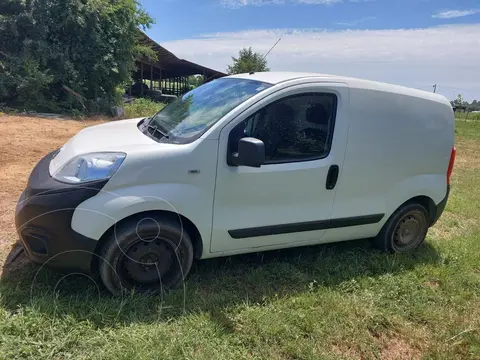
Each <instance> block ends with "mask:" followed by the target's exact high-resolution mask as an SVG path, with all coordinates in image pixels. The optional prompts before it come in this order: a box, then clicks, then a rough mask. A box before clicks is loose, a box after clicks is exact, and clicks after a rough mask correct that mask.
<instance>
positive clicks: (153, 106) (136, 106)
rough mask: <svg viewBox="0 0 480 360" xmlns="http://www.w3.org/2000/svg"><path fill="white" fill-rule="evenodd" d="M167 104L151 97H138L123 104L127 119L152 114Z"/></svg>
mask: <svg viewBox="0 0 480 360" xmlns="http://www.w3.org/2000/svg"><path fill="white" fill-rule="evenodd" d="M165 105H166V104H164V103H158V102H155V101H152V100H149V99H144V98H138V99H135V100H133V101H132V102H130V103H128V104H125V105H124V106H123V108H124V110H125V119H132V118H137V117H144V116H152V115H154V114H155V113H157V112H159V111H160V110H162V109H163V108H164V107H165Z"/></svg>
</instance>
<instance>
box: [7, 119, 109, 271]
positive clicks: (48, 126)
mask: <svg viewBox="0 0 480 360" xmlns="http://www.w3.org/2000/svg"><path fill="white" fill-rule="evenodd" d="M102 122H103V121H102V120H92V121H90V120H88V121H75V120H56V119H43V118H34V117H26V116H9V115H0V263H3V261H4V260H5V257H6V255H7V254H8V252H9V250H10V248H11V246H12V244H14V243H15V242H16V240H17V234H16V231H15V224H14V221H13V218H14V214H15V205H16V203H17V200H18V198H19V197H20V194H21V192H22V191H23V189H24V188H25V185H26V183H27V179H28V176H29V175H30V172H31V171H32V169H33V167H34V166H35V164H36V163H37V162H38V161H39V160H40V159H41V158H42V157H43V156H45V155H46V154H48V153H49V152H51V151H53V150H55V149H56V148H58V147H60V146H62V145H63V144H64V143H65V142H66V141H67V140H68V139H69V138H71V137H72V136H73V135H75V134H76V133H77V132H78V131H80V130H81V129H83V128H84V127H86V126H91V125H96V124H100V123H102ZM0 271H1V270H0Z"/></svg>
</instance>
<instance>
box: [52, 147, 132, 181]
mask: <svg viewBox="0 0 480 360" xmlns="http://www.w3.org/2000/svg"><path fill="white" fill-rule="evenodd" d="M125 156H126V154H124V153H90V154H85V155H80V156H77V157H74V158H73V159H72V160H70V161H69V162H68V163H66V164H65V165H64V166H63V167H62V168H61V169H60V170H59V171H57V172H56V173H55V174H53V178H54V179H56V180H59V181H63V182H66V183H70V184H79V183H84V182H89V181H95V180H105V179H109V178H110V177H112V176H113V174H115V172H116V171H117V170H118V168H119V167H120V165H122V162H123V160H124V159H125Z"/></svg>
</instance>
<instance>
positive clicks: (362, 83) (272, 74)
mask: <svg viewBox="0 0 480 360" xmlns="http://www.w3.org/2000/svg"><path fill="white" fill-rule="evenodd" d="M228 77H229V78H240V79H250V80H257V81H262V82H266V83H269V84H272V85H275V84H278V83H281V82H285V81H288V80H294V79H300V78H305V79H308V78H315V79H318V80H320V81H331V82H342V83H346V84H348V85H349V86H350V87H351V88H359V89H369V90H375V91H383V92H389V93H394V94H400V95H407V96H414V97H418V98H423V99H426V100H430V101H435V102H439V103H442V104H446V105H448V106H451V105H450V102H449V101H448V99H447V98H445V97H444V96H442V95H439V94H434V93H433V92H428V91H423V90H418V89H412V88H408V87H405V86H399V85H392V84H387V83H382V82H377V81H370V80H364V79H357V78H352V77H346V76H337V75H328V74H317V73H307V72H284V71H269V72H255V73H250V74H248V73H245V74H238V75H230V76H228Z"/></svg>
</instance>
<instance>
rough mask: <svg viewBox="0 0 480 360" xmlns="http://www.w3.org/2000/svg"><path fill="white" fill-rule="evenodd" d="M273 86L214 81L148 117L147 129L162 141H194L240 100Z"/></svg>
mask: <svg viewBox="0 0 480 360" xmlns="http://www.w3.org/2000/svg"><path fill="white" fill-rule="evenodd" d="M270 86H272V85H271V84H268V83H263V82H260V81H255V80H246V79H232V78H224V79H217V80H213V81H211V82H209V83H207V84H205V85H202V86H199V87H198V88H196V89H193V90H192V91H189V92H188V93H186V94H185V95H183V96H182V97H180V98H178V99H177V100H175V101H174V102H173V103H171V104H169V105H167V106H166V107H165V108H163V109H162V110H160V111H159V112H158V113H157V114H155V115H154V116H152V118H151V119H150V120H148V119H147V120H145V127H144V130H143V131H144V132H145V133H146V134H147V133H148V134H149V135H150V136H152V137H153V138H155V139H156V140H158V141H160V142H171V143H188V142H191V141H193V140H195V139H197V138H199V137H200V136H201V135H202V134H203V133H204V132H205V131H207V129H208V128H210V127H211V126H212V125H214V124H215V123H216V122H217V121H218V120H220V119H221V118H222V117H223V116H224V115H226V114H227V113H228V112H229V111H231V110H232V109H234V108H235V107H236V106H238V105H239V104H240V103H242V102H244V101H245V100H247V99H249V98H250V97H252V96H253V95H255V94H258V93H259V92H260V91H262V90H265V89H266V88H268V87H270ZM147 121H148V122H147Z"/></svg>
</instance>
